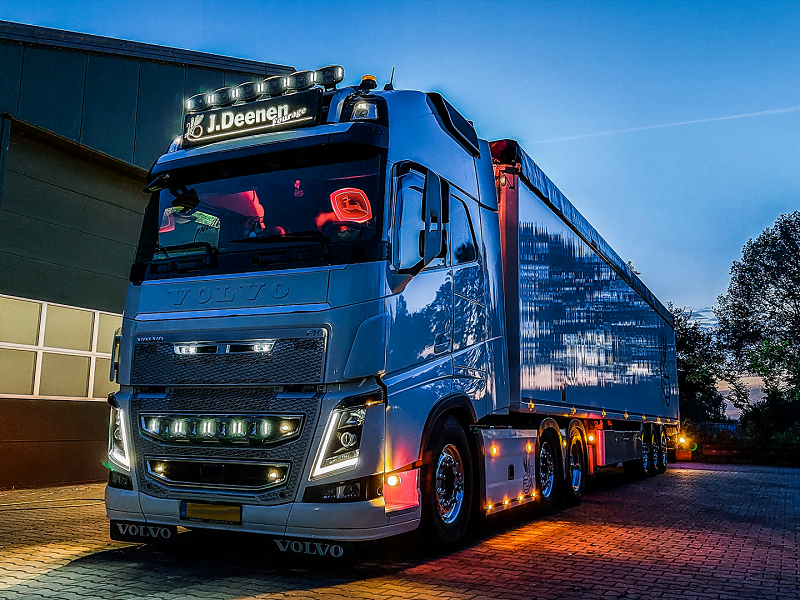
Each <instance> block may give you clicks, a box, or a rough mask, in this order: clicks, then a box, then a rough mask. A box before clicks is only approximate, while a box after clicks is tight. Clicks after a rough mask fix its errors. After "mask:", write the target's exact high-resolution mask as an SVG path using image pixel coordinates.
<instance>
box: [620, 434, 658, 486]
mask: <svg viewBox="0 0 800 600" xmlns="http://www.w3.org/2000/svg"><path fill="white" fill-rule="evenodd" d="M652 445H653V444H652V435H651V432H650V428H649V427H644V428H643V429H642V453H641V455H640V456H639V458H637V459H635V460H626V461H625V462H623V463H622V468H623V469H624V470H625V475H626V476H627V477H630V478H631V479H644V478H645V477H647V476H648V475H649V474H650V468H651V465H652V462H653V451H652Z"/></svg>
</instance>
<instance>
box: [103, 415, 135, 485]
mask: <svg viewBox="0 0 800 600" xmlns="http://www.w3.org/2000/svg"><path fill="white" fill-rule="evenodd" d="M127 430H128V428H127V427H126V426H125V411H123V410H122V409H121V408H117V407H112V408H111V423H110V424H109V427H108V458H110V459H111V460H112V461H114V462H115V463H117V464H118V465H119V466H121V467H123V468H125V469H126V470H130V468H131V458H130V454H129V453H128V435H127Z"/></svg>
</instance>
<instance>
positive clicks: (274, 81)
mask: <svg viewBox="0 0 800 600" xmlns="http://www.w3.org/2000/svg"><path fill="white" fill-rule="evenodd" d="M261 88H262V93H264V94H269V95H270V96H280V95H281V94H282V93H283V92H285V91H286V77H284V76H283V75H275V76H274V77H270V78H269V79H265V80H264V81H262V82H261Z"/></svg>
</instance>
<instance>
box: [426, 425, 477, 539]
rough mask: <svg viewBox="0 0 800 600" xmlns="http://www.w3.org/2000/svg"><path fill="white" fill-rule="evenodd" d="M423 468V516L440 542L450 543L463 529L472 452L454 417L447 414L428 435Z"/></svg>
mask: <svg viewBox="0 0 800 600" xmlns="http://www.w3.org/2000/svg"><path fill="white" fill-rule="evenodd" d="M432 439H433V444H432V446H431V453H430V457H431V460H430V461H429V463H428V465H427V466H426V468H425V478H424V500H423V506H422V509H423V518H424V520H425V521H426V523H427V526H428V528H429V529H431V530H432V532H433V533H434V534H435V535H436V536H437V537H438V538H439V539H440V540H441V541H443V542H445V543H448V544H452V543H456V542H458V541H460V540H461V539H463V537H464V535H465V534H466V532H467V527H468V525H469V521H470V517H471V512H472V504H473V502H472V498H473V491H472V490H473V470H472V456H471V454H470V450H469V442H468V441H467V436H466V434H465V433H464V429H463V428H462V427H461V425H460V424H459V422H458V421H456V419H454V418H453V417H447V419H445V420H444V422H442V424H441V426H439V427H438V430H437V432H436V433H435V434H434V436H433V437H432Z"/></svg>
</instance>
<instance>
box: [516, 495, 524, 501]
mask: <svg viewBox="0 0 800 600" xmlns="http://www.w3.org/2000/svg"><path fill="white" fill-rule="evenodd" d="M524 499H525V496H520V497H519V498H517V500H519V501H520V502H522V501H523V500H524Z"/></svg>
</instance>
